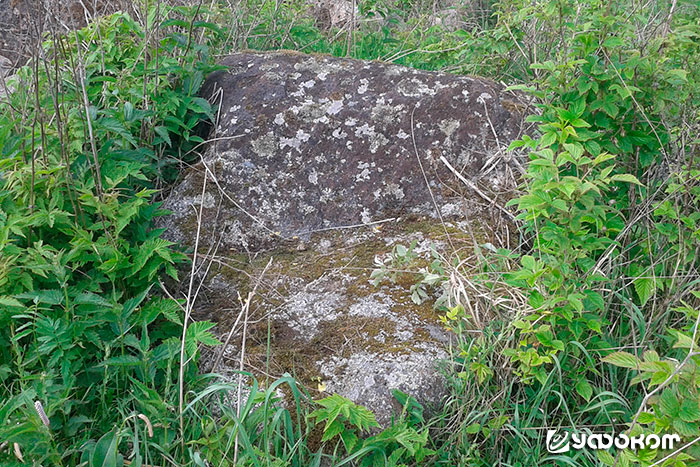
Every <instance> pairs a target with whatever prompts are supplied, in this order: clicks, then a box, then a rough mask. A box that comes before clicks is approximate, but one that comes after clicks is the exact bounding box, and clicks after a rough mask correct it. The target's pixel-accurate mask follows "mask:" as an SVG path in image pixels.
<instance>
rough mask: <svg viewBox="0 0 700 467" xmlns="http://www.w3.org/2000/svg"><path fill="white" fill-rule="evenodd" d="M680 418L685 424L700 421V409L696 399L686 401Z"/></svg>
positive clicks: (682, 405)
mask: <svg viewBox="0 0 700 467" xmlns="http://www.w3.org/2000/svg"><path fill="white" fill-rule="evenodd" d="M678 416H679V417H680V418H681V420H683V421H684V422H688V423H691V422H696V421H698V420H700V408H698V401H697V400H696V399H684V400H683V403H682V404H681V410H680V412H679V413H678Z"/></svg>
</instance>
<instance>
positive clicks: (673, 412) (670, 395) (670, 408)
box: [659, 388, 681, 418]
mask: <svg viewBox="0 0 700 467" xmlns="http://www.w3.org/2000/svg"><path fill="white" fill-rule="evenodd" d="M659 409H660V410H661V412H662V415H667V416H669V417H671V418H676V417H678V414H679V412H680V410H681V404H680V402H679V401H678V396H676V394H675V393H674V391H673V390H672V389H670V388H667V389H664V391H663V392H662V393H661V397H659Z"/></svg>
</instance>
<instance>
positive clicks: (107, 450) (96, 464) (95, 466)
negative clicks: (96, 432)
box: [90, 431, 117, 467]
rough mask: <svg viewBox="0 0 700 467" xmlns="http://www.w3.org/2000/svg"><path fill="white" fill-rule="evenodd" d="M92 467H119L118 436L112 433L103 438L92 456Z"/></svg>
mask: <svg viewBox="0 0 700 467" xmlns="http://www.w3.org/2000/svg"><path fill="white" fill-rule="evenodd" d="M90 466H91V467H117V435H116V433H114V432H113V431H110V432H108V433H106V434H104V435H103V436H102V438H100V440H99V441H98V442H97V444H96V445H95V450H94V451H93V452H92V455H91V456H90Z"/></svg>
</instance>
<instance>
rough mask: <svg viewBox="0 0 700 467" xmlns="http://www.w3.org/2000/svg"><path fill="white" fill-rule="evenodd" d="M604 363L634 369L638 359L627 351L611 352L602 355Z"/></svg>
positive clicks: (638, 362) (637, 365) (636, 366)
mask: <svg viewBox="0 0 700 467" xmlns="http://www.w3.org/2000/svg"><path fill="white" fill-rule="evenodd" d="M602 360H603V361H604V362H605V363H610V364H611V365H615V366H619V367H622V368H630V369H633V370H636V369H637V368H638V367H639V364H640V361H639V359H638V358H637V357H636V356H634V355H632V354H631V353H628V352H613V353H611V354H610V355H607V356H605V357H603V359H602Z"/></svg>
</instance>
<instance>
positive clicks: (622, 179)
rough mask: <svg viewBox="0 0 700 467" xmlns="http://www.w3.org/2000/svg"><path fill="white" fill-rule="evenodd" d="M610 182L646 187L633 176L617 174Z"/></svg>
mask: <svg viewBox="0 0 700 467" xmlns="http://www.w3.org/2000/svg"><path fill="white" fill-rule="evenodd" d="M610 180H612V181H613V182H627V183H634V184H635V185H639V186H644V185H642V182H640V181H639V180H638V179H637V177H635V176H634V175H632V174H615V175H613V176H612V177H610Z"/></svg>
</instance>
